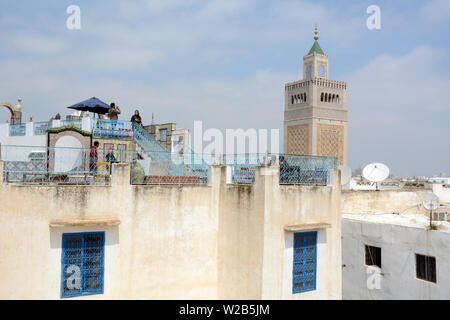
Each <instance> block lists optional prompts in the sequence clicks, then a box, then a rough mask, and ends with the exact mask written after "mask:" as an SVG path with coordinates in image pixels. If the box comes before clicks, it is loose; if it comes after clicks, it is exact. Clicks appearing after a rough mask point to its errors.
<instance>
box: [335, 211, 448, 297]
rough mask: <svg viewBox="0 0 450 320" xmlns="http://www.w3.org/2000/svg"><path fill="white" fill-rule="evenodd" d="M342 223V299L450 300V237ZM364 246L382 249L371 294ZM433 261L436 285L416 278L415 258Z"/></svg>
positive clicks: (389, 225)
mask: <svg viewBox="0 0 450 320" xmlns="http://www.w3.org/2000/svg"><path fill="white" fill-rule="evenodd" d="M347 216H348V217H344V218H343V219H342V264H343V265H344V267H343V269H342V290H343V294H342V297H343V299H369V300H372V299H388V300H391V299H418V300H424V299H450V285H449V284H450V274H449V272H448V270H450V256H449V254H448V253H449V252H450V233H448V232H442V231H435V230H431V231H430V230H427V229H426V227H422V228H420V227H411V226H402V225H395V224H392V223H389V222H388V221H386V223H371V222H366V221H360V220H355V219H352V218H351V215H347ZM365 245H370V246H376V247H380V248H381V264H382V265H381V270H380V272H381V277H380V287H379V289H377V288H375V289H372V290H370V289H369V288H368V286H367V280H368V277H369V274H368V273H367V266H366V265H365ZM416 253H417V254H422V255H427V256H433V257H435V258H436V270H437V271H436V272H437V282H436V283H432V282H427V281H424V280H420V279H417V278H416V269H415V268H416V264H415V263H416V262H415V254H416Z"/></svg>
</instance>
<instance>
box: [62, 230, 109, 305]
mask: <svg viewBox="0 0 450 320" xmlns="http://www.w3.org/2000/svg"><path fill="white" fill-rule="evenodd" d="M104 246H105V233H104V232H86V233H69V234H63V239H62V261H61V262H62V264H61V273H62V275H61V297H62V298H64V297H73V296H79V295H85V294H96V293H103V274H104V270H103V266H104Z"/></svg>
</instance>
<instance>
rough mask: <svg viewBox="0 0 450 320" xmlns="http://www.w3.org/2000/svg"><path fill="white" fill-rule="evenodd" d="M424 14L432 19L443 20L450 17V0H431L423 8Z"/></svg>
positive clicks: (428, 18)
mask: <svg viewBox="0 0 450 320" xmlns="http://www.w3.org/2000/svg"><path fill="white" fill-rule="evenodd" d="M421 13H422V16H423V17H425V18H426V19H427V20H430V21H443V20H447V19H450V1H448V0H430V1H428V3H427V4H426V5H425V6H424V7H423V8H422V11H421Z"/></svg>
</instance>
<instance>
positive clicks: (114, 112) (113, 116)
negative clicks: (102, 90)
mask: <svg viewBox="0 0 450 320" xmlns="http://www.w3.org/2000/svg"><path fill="white" fill-rule="evenodd" d="M110 106H111V109H109V111H108V117H109V120H119V114H120V107H119V106H116V104H115V103H114V102H112V103H111V105H110Z"/></svg>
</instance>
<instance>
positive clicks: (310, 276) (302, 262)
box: [292, 231, 317, 293]
mask: <svg viewBox="0 0 450 320" xmlns="http://www.w3.org/2000/svg"><path fill="white" fill-rule="evenodd" d="M316 260H317V231H313V232H303V233H294V263H293V265H294V267H293V272H292V293H300V292H307V291H312V290H316V266H317V263H316Z"/></svg>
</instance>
